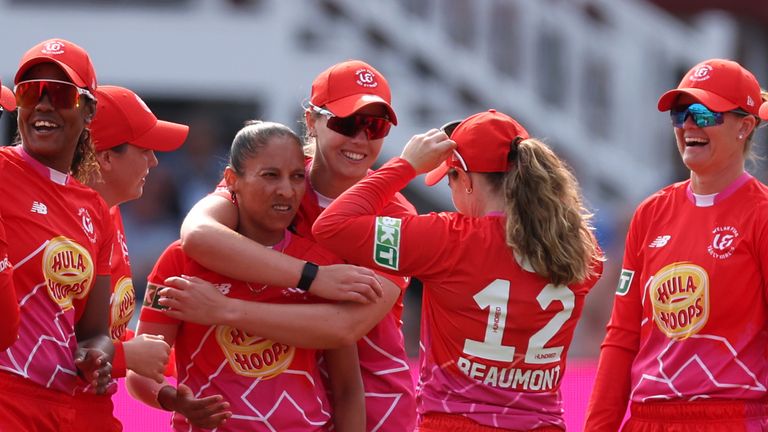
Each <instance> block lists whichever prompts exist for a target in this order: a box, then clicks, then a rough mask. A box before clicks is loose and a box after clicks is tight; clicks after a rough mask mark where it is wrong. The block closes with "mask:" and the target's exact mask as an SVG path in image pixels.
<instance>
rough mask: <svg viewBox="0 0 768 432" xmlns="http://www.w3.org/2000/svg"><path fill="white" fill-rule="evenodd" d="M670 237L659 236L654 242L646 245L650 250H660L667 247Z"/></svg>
mask: <svg viewBox="0 0 768 432" xmlns="http://www.w3.org/2000/svg"><path fill="white" fill-rule="evenodd" d="M671 238H672V236H671V235H660V236H658V237H656V240H654V241H652V242H651V244H649V245H648V247H650V248H660V247H664V246H666V245H667V243H668V242H669V239H671Z"/></svg>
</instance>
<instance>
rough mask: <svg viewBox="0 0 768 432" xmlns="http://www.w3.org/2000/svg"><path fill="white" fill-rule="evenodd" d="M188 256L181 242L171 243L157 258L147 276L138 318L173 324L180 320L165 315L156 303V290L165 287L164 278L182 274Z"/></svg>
mask: <svg viewBox="0 0 768 432" xmlns="http://www.w3.org/2000/svg"><path fill="white" fill-rule="evenodd" d="M187 261H188V258H186V255H184V252H183V251H182V250H181V242H179V241H175V242H174V243H172V244H171V245H170V246H168V248H166V249H165V251H164V252H163V253H162V255H160V258H158V259H157V262H156V263H155V267H154V268H153V269H152V272H151V273H150V274H149V276H148V277H147V289H146V291H145V293H144V302H143V303H142V306H141V313H140V315H139V318H140V319H141V320H142V321H147V322H154V323H160V324H174V323H179V322H180V321H179V320H177V319H175V318H171V317H169V316H167V315H165V314H164V313H163V312H162V311H163V309H164V307H163V306H162V305H160V304H159V303H158V300H159V299H160V296H159V295H158V291H160V290H161V289H163V288H164V287H165V285H164V283H165V280H166V279H167V278H169V277H171V276H179V275H182V274H184V270H185V268H186V264H187Z"/></svg>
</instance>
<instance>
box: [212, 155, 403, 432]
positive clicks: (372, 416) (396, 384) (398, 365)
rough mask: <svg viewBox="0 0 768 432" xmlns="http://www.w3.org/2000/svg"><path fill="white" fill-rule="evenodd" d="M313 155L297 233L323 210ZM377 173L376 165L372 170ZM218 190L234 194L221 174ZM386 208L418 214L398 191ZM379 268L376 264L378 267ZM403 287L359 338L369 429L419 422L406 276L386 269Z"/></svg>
mask: <svg viewBox="0 0 768 432" xmlns="http://www.w3.org/2000/svg"><path fill="white" fill-rule="evenodd" d="M311 167H312V159H311V158H306V159H305V171H306V178H307V180H306V181H307V188H306V193H305V194H304V197H303V199H302V201H301V206H300V207H299V212H298V213H297V214H296V218H295V219H294V222H293V225H294V228H295V230H296V232H297V233H299V235H301V236H303V237H306V238H309V239H312V238H313V236H312V224H313V223H314V222H315V220H316V219H317V217H318V216H319V215H320V214H321V213H322V212H323V210H325V209H324V208H322V207H321V206H320V204H319V202H318V199H317V193H316V192H315V191H314V189H312V184H311V183H310V181H309V171H310V168H311ZM371 173H373V171H371ZM216 194H218V195H220V196H222V197H225V198H227V199H229V198H231V197H230V193H229V192H228V191H227V188H226V183H224V181H223V180H222V182H221V183H219V187H218V189H217V191H216ZM382 212H383V214H385V215H389V216H393V217H400V216H406V215H415V214H416V209H415V208H414V207H413V205H412V204H411V203H410V202H408V200H406V199H405V197H404V196H402V195H401V194H400V193H395V194H393V195H392V197H391V199H390V200H389V201H387V203H386V204H385V205H384V208H383V210H382ZM374 269H375V268H374ZM384 276H385V277H387V278H388V279H389V280H391V281H392V282H394V283H395V284H396V285H397V286H399V287H400V288H401V290H402V291H401V293H400V296H399V297H398V299H397V302H396V303H395V305H394V306H393V307H392V310H391V311H390V312H389V313H388V314H387V315H386V316H385V317H384V318H383V319H382V320H381V321H380V322H379V323H378V324H377V325H376V326H375V327H374V328H373V329H372V330H371V331H370V332H368V334H367V335H365V336H364V337H363V338H362V339H360V341H359V342H358V343H357V355H358V357H359V358H360V372H361V374H362V377H363V386H364V387H365V411H366V425H367V426H366V430H367V431H369V432H402V431H410V430H413V428H414V427H415V422H416V417H415V414H414V413H415V412H416V399H415V394H414V393H415V391H414V388H413V379H412V377H411V372H410V367H409V365H408V356H407V355H406V353H405V342H404V338H403V332H402V320H401V316H402V312H403V294H404V290H405V288H406V287H407V286H408V282H409V279H408V277H394V276H392V275H384Z"/></svg>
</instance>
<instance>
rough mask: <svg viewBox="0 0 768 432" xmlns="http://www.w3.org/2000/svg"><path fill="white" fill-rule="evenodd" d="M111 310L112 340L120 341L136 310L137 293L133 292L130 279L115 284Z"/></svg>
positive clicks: (122, 278) (125, 278)
mask: <svg viewBox="0 0 768 432" xmlns="http://www.w3.org/2000/svg"><path fill="white" fill-rule="evenodd" d="M111 309H112V310H111V313H110V322H111V328H110V337H111V338H112V340H118V339H120V338H121V337H122V336H123V333H125V329H126V328H127V327H128V323H129V322H130V321H131V317H133V312H134V311H135V310H136V293H135V292H134V290H133V281H132V280H131V278H130V277H127V276H123V277H121V278H120V280H119V281H117V284H115V292H113V293H112V306H111Z"/></svg>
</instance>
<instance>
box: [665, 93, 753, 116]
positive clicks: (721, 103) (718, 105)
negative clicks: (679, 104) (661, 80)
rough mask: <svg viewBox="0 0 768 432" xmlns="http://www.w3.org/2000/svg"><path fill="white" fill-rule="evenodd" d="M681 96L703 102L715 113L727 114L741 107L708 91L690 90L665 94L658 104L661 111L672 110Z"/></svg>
mask: <svg viewBox="0 0 768 432" xmlns="http://www.w3.org/2000/svg"><path fill="white" fill-rule="evenodd" d="M681 95H688V96H691V97H692V98H694V99H696V100H697V101H699V102H701V103H702V104H703V105H704V106H706V107H707V108H709V109H711V110H713V111H718V112H725V111H731V110H734V109H736V108H738V107H739V106H738V105H736V104H735V103H733V102H731V101H729V100H728V99H725V98H723V97H720V96H718V95H716V94H714V93H711V92H708V91H706V90H702V89H697V88H688V89H675V90H670V91H668V92H666V93H664V94H663V95H661V97H660V98H659V103H658V108H659V111H669V110H671V109H672V106H673V105H674V104H675V102H676V101H677V98H678V97H680V96H681Z"/></svg>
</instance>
